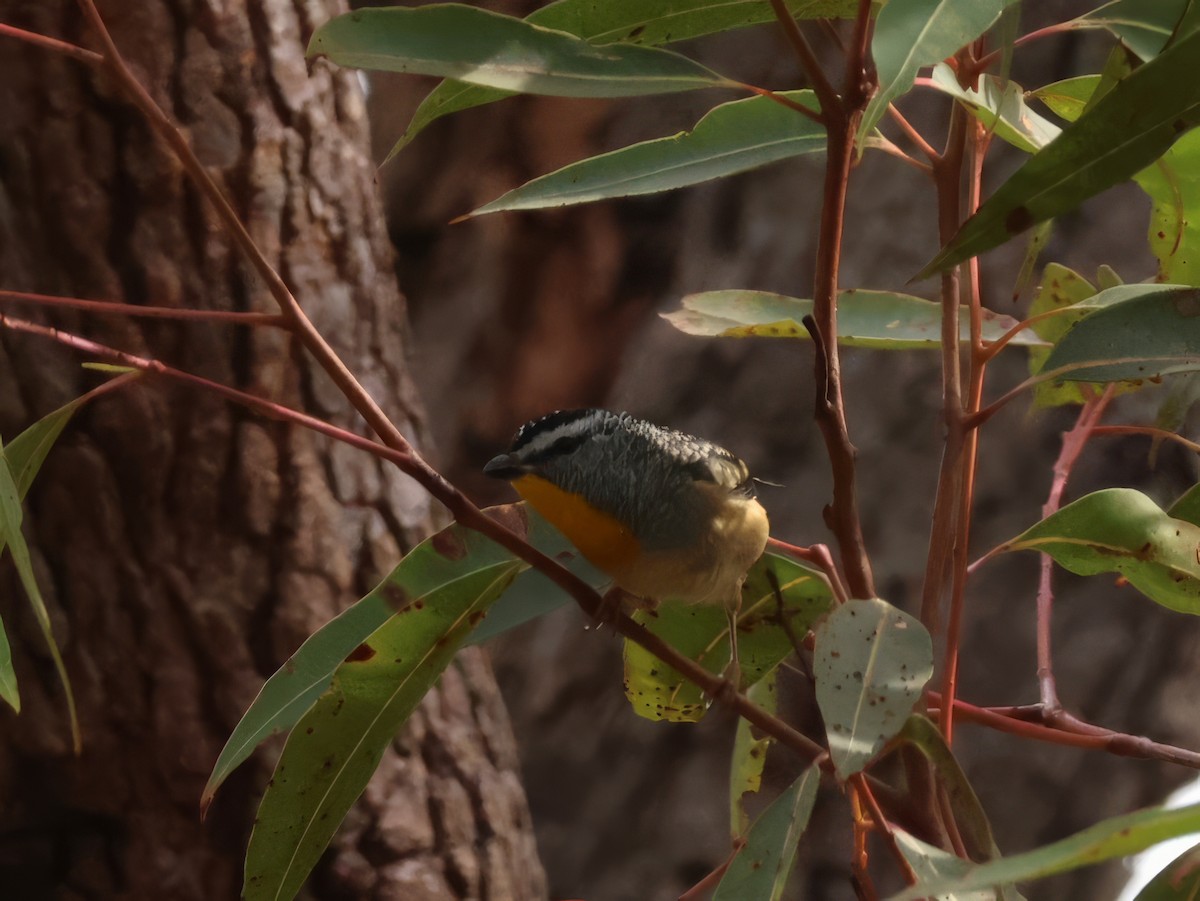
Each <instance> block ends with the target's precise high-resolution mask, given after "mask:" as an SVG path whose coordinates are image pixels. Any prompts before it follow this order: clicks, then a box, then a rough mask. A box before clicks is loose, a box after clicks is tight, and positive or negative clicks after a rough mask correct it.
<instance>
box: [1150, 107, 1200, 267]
mask: <svg viewBox="0 0 1200 901" xmlns="http://www.w3.org/2000/svg"><path fill="white" fill-rule="evenodd" d="M1135 180H1136V181H1137V183H1138V185H1140V186H1141V188H1142V190H1143V191H1145V192H1146V193H1147V194H1149V195H1150V199H1151V200H1152V201H1153V202H1154V207H1153V209H1152V210H1151V212H1150V252H1151V253H1153V254H1154V256H1155V258H1156V259H1157V260H1158V280H1159V281H1160V282H1170V283H1172V284H1176V285H1198V286H1200V129H1194V130H1192V131H1189V132H1188V133H1187V134H1185V135H1184V136H1183V137H1182V138H1180V139H1179V140H1178V141H1176V142H1175V146H1174V147H1172V148H1171V149H1170V150H1168V151H1167V152H1166V153H1165V154H1163V156H1162V157H1161V158H1160V159H1159V160H1157V161H1156V162H1155V163H1154V164H1153V165H1152V166H1149V167H1148V168H1146V169H1143V170H1142V171H1141V172H1139V173H1138V174H1137V175H1136V176H1135Z"/></svg>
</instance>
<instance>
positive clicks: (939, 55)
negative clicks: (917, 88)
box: [858, 0, 1014, 148]
mask: <svg viewBox="0 0 1200 901" xmlns="http://www.w3.org/2000/svg"><path fill="white" fill-rule="evenodd" d="M1013 2H1014V0H889V2H888V4H887V5H886V6H885V7H884V8H883V9H882V10H880V12H879V16H878V19H877V20H876V23H875V34H874V37H873V38H872V40H871V55H872V57H874V59H875V66H876V69H877V70H878V72H879V91H878V92H877V93H876V94H875V96H874V97H873V98H871V102H870V103H869V104H868V105H867V109H866V111H865V112H864V113H863V117H862V122H861V124H860V126H859V130H858V143H859V147H860V148H861V147H862V146H863V143H864V142H865V141H866V138H867V136H868V135H869V134H870V133H871V131H872V130H873V129H874V128H875V126H876V125H877V124H879V120H880V119H882V118H883V115H884V113H885V112H886V111H887V107H888V104H889V103H892V102H893V101H894V100H896V99H897V98H898V97H900V96H902V95H903V94H906V93H908V90H909V89H910V88H911V87H912V86H913V79H915V78H916V76H917V71H918V70H919V69H920V68H921V67H922V66H932V65H933V64H934V63H937V62H941V61H942V60H943V59H945V58H946V57H948V56H952V55H953V54H954V53H955V52H956V51H957V50H958V49H959V48H960V47H962V46H964V45H966V44H969V43H970V42H971V41H973V40H975V38H977V37H979V36H980V35H981V34H983V33H984V32H985V31H987V30H988V29H989V28H991V27H992V25H993V24H994V23H995V21H996V20H997V19H998V18H1000V14H1001V13H1002V12H1003V11H1004V10H1005V8H1006V7H1008V6H1010V5H1011V4H1012V3H1013Z"/></svg>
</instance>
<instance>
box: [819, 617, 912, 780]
mask: <svg viewBox="0 0 1200 901" xmlns="http://www.w3.org/2000/svg"><path fill="white" fill-rule="evenodd" d="M816 636H817V641H816V648H815V650H814V651H813V674H814V676H815V677H816V683H817V690H816V694H817V705H818V706H819V707H820V708H821V716H822V717H824V719H825V729H826V733H827V735H828V737H829V753H830V756H831V757H832V758H833V764H834V767H835V769H836V770H837V774H838V777H839V778H841V779H848V778H849V777H851V776H853V775H854V774H855V773H857V772H859V771H860V770H861V769H862V768H863V767H865V766H866V765H867V764H868V763H870V762H871V759H872V758H873V757H874V756H875V755H876V754H877V753H878V752H879V750H880V749H881V748H882V747H883V746H884V745H885V744H886V743H887V742H888V741H889V740H891V738H892V737H893V736H894V735H896V734H897V733H898V732H899V731H900V730H901V729H902V728H904V724H905V722H906V721H907V720H908V718H909V716H910V715H911V714H912V712H913V705H914V704H916V702H917V700H918V698H920V696H921V691H922V689H924V687H925V683H926V682H927V681H929V677H930V676H931V675H932V674H933V642H932V641H931V639H930V637H929V633H928V632H927V631H926V630H925V627H924V626H922V625H921V623H920V622H919V621H917V620H916V619H914V618H913V617H911V616H909V615H908V614H907V613H905V612H904V611H902V610H897V609H896V608H895V607H893V606H892V605H891V604H889V603H887V602H886V601H883V600H880V599H879V598H872V599H870V600H852V601H847V602H846V603H844V604H842V605H841V606H840V607H837V608H836V609H835V610H834V611H833V613H831V614H830V615H829V616H828V617H827V618H826V619H825V620H824V622H822V623H821V624H820V625H819V626H818V627H817V630H816Z"/></svg>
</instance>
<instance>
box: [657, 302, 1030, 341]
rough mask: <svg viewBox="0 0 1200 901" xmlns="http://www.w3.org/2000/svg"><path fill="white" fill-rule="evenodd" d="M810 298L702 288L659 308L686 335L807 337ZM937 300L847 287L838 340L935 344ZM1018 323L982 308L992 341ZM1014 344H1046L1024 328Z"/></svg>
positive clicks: (965, 329)
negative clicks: (667, 308) (669, 308)
mask: <svg viewBox="0 0 1200 901" xmlns="http://www.w3.org/2000/svg"><path fill="white" fill-rule="evenodd" d="M812 305H813V304H812V301H811V300H804V299H801V298H797V297H785V296H783V295H782V294H771V293H769V292H767V291H741V290H730V291H705V292H703V293H701V294H689V295H688V296H687V297H685V298H683V300H682V301H681V306H682V307H683V308H682V309H681V310H676V311H674V312H670V313H663V314H662V316H663V318H664V319H666V320H667V321H668V322H669V323H671V325H673V326H675V328H677V329H679V330H680V331H681V332H685V333H687V334H689V335H703V336H719V337H728V338H749V337H763V338H803V339H807V338H808V337H809V334H808V330H807V329H805V327H804V325H803V324H802V320H803V319H804V317H805V316H807V315H809V314H810V313H812ZM941 311H942V308H941V305H940V304H937V303H934V302H933V301H930V300H923V299H921V298H919V297H912V296H910V295H907V294H895V293H892V292H889V291H863V290H855V289H851V290H849V291H843V292H841V293H840V294H839V295H838V342H839V343H840V344H844V345H847V346H850V347H855V346H857V347H874V348H878V349H881V350H909V349H914V348H916V349H921V348H935V347H937V346H938V345H939V344H940V342H941V337H940V330H941V327H942V326H941V322H942V312H941ZM968 319H969V317H968V316H967V314H966V309H965V308H964V310H963V316H962V320H963V325H962V330H961V334H962V340H963V341H970V340H971V332H970V324H969V322H968ZM1016 324H1017V322H1016V320H1015V319H1013V318H1012V317H1010V316H1002V315H1000V314H998V313H993V312H991V311H990V310H985V311H984V319H983V337H984V339H985V340H989V341H994V340H996V339H997V338H999V337H1000V336H1002V335H1003V334H1004V333H1005V332H1007V331H1008V330H1009V329H1010V328H1012V327H1013V326H1015V325H1016ZM1012 343H1013V344H1016V345H1034V346H1037V345H1043V346H1044V345H1046V342H1045V341H1043V340H1042V339H1041V338H1039V337H1038V336H1037V335H1036V334H1033V333H1031V332H1030V331H1029V330H1028V329H1027V330H1026V331H1024V332H1022V333H1021V334H1019V335H1017V337H1016V338H1015V339H1014V340H1013V342H1012Z"/></svg>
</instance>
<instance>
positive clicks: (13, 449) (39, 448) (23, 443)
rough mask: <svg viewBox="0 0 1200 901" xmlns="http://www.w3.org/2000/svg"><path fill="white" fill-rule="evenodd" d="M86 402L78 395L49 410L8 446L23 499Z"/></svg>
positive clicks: (6, 454) (6, 450) (10, 466)
mask: <svg viewBox="0 0 1200 901" xmlns="http://www.w3.org/2000/svg"><path fill="white" fill-rule="evenodd" d="M83 402H84V399H83V398H81V397H77V398H75V400H73V401H71V402H70V403H66V404H64V405H63V406H61V407H59V408H58V409H57V410H55V411H54V412H53V413H47V414H46V415H45V416H43V417H42V418H41V419H39V420H38V421H37V422H35V423H34V424H33V425H31V426H29V428H27V429H25V431H23V432H21V434H19V435H18V436H17V437H16V438H14V439H13V440H12V441H10V442H9V443H8V446H7V447H6V448H4V457H5V459H6V460H7V461H8V469H9V472H11V473H12V477H13V481H14V482H15V483H16V486H17V496H18V497H19V498H20V499H21V500H24V499H25V495H26V494H28V493H29V486H30V485H32V484H33V480H34V479H35V478H36V477H37V474H38V472H40V471H41V468H42V464H43V463H45V462H46V455H47V454H48V453H50V448H52V447H53V446H54V442H55V441H57V440H58V436H59V435H61V434H62V430H63V429H64V428H66V425H67V423H68V422H70V421H71V417H72V416H74V415H75V411H76V410H78V409H79V407H80V406H81V405H82V404H83ZM3 547H4V545H3V543H0V548H3Z"/></svg>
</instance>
